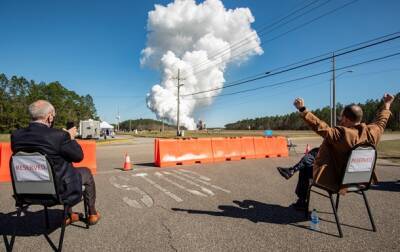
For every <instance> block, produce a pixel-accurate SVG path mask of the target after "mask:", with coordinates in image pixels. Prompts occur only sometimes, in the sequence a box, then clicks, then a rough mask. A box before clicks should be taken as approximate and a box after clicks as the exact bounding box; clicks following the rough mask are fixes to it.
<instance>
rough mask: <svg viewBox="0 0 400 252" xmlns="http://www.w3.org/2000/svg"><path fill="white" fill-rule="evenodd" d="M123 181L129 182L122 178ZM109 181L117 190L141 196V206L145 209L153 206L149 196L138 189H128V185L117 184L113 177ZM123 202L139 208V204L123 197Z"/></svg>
mask: <svg viewBox="0 0 400 252" xmlns="http://www.w3.org/2000/svg"><path fill="white" fill-rule="evenodd" d="M119 178H122V177H119ZM124 180H129V179H127V178H124ZM109 181H110V183H111V184H112V185H113V186H114V187H116V188H118V189H121V190H126V191H134V192H136V193H138V194H140V195H141V196H142V198H141V199H140V200H141V201H142V202H143V204H145V205H146V206H147V207H152V206H153V204H154V201H153V199H152V198H151V197H150V195H148V194H147V193H146V192H144V191H142V190H140V189H139V188H138V187H130V186H128V185H121V184H118V183H117V181H116V178H115V177H111V178H110V179H109ZM123 200H124V202H125V203H127V204H128V205H130V206H133V207H136V206H137V205H139V206H140V204H139V203H138V202H137V201H136V200H132V199H129V198H128V197H124V198H123ZM135 202H136V203H135ZM136 208H142V207H141V206H140V207H136Z"/></svg>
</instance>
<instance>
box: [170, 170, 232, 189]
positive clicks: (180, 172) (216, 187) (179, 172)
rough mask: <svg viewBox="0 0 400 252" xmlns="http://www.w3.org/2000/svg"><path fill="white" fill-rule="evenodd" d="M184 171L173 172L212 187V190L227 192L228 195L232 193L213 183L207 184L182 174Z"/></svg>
mask: <svg viewBox="0 0 400 252" xmlns="http://www.w3.org/2000/svg"><path fill="white" fill-rule="evenodd" d="M182 171H183V170H182ZM182 171H178V170H174V171H173V172H175V173H178V174H180V175H182V176H184V177H187V178H190V179H193V180H195V181H197V182H200V183H203V184H205V185H208V186H210V187H212V188H214V189H218V190H221V191H223V192H226V193H231V191H229V190H227V189H224V188H222V187H219V186H216V185H213V184H211V183H208V182H206V181H203V180H201V179H198V178H196V177H193V176H191V175H188V174H185V173H184V172H182Z"/></svg>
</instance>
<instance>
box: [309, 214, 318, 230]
mask: <svg viewBox="0 0 400 252" xmlns="http://www.w3.org/2000/svg"><path fill="white" fill-rule="evenodd" d="M310 229H311V230H316V231H319V218H318V214H317V210H315V209H313V210H312V212H311V221H310Z"/></svg>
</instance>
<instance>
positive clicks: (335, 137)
mask: <svg viewBox="0 0 400 252" xmlns="http://www.w3.org/2000/svg"><path fill="white" fill-rule="evenodd" d="M390 115H391V113H390V110H385V109H383V110H381V111H379V112H378V114H377V117H376V118H375V121H374V122H373V123H371V124H365V123H361V124H359V125H356V126H354V127H351V128H347V127H343V126H337V127H333V128H331V127H329V126H328V124H326V123H325V122H324V121H322V120H320V119H318V117H316V116H315V115H313V114H312V113H311V112H303V113H302V116H303V118H304V120H305V122H306V123H307V124H308V125H309V126H310V127H311V128H312V129H313V130H314V131H315V132H316V133H317V134H318V135H320V136H322V137H323V138H324V141H323V142H322V144H321V146H320V148H319V152H318V155H317V157H316V159H315V162H314V168H313V177H314V181H315V182H316V183H317V184H319V185H322V186H324V187H326V188H328V189H330V190H332V191H336V190H338V189H339V184H340V182H341V181H340V180H341V178H342V175H343V172H344V168H345V166H346V162H347V159H348V157H349V153H350V150H351V148H352V147H354V146H355V145H357V144H360V143H369V144H372V145H374V146H376V145H377V144H378V142H379V140H380V137H381V136H382V134H383V131H384V129H385V127H386V123H387V121H388V120H389V117H390Z"/></svg>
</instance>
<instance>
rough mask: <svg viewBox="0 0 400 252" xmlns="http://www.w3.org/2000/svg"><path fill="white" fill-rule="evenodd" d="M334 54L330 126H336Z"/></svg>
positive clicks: (333, 55)
mask: <svg viewBox="0 0 400 252" xmlns="http://www.w3.org/2000/svg"><path fill="white" fill-rule="evenodd" d="M335 70H336V67H335V53H332V113H333V115H332V121H333V123H332V125H333V126H334V127H335V126H336V73H335Z"/></svg>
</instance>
